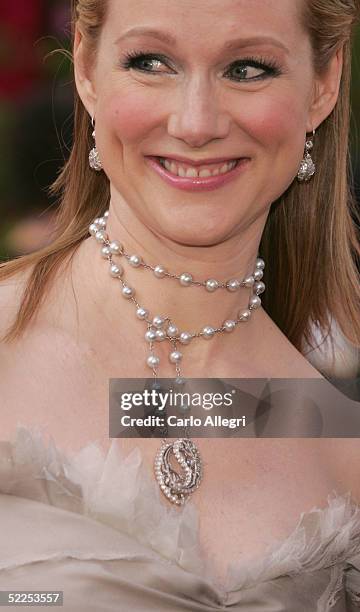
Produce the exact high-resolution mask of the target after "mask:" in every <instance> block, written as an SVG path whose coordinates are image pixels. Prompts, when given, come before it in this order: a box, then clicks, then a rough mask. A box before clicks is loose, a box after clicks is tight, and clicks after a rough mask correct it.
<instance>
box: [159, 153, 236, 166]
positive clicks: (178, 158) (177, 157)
mask: <svg viewBox="0 0 360 612" xmlns="http://www.w3.org/2000/svg"><path fill="white" fill-rule="evenodd" d="M154 157H155V156H154ZM156 157H161V158H162V159H173V160H175V161H179V162H184V163H185V164H190V165H191V166H203V165H204V164H221V163H225V162H228V161H234V160H235V159H241V158H240V157H211V158H206V159H197V160H195V159H189V158H187V157H182V156H181V155H156Z"/></svg>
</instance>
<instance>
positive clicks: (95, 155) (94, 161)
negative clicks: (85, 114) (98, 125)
mask: <svg viewBox="0 0 360 612" xmlns="http://www.w3.org/2000/svg"><path fill="white" fill-rule="evenodd" d="M91 125H92V126H93V128H94V131H93V133H92V136H93V138H94V140H95V123H94V118H93V117H91ZM89 165H90V168H92V169H93V170H96V172H100V170H102V163H101V159H100V156H99V151H98V150H97V148H96V144H95V146H94V147H93V148H92V149H91V151H90V153H89Z"/></svg>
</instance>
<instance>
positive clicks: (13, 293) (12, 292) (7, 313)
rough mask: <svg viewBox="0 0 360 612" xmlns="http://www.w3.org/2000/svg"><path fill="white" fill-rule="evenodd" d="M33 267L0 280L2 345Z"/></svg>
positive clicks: (0, 344)
mask: <svg viewBox="0 0 360 612" xmlns="http://www.w3.org/2000/svg"><path fill="white" fill-rule="evenodd" d="M31 271H32V267H29V268H27V269H26V270H24V271H21V272H19V273H17V274H14V275H13V276H11V277H10V278H6V279H1V280H0V312H1V317H0V347H1V346H2V345H3V337H4V335H5V334H6V332H7V331H8V329H9V327H10V326H11V325H12V323H13V322H14V320H15V317H16V314H17V312H18V310H19V308H20V305H21V301H22V297H23V293H24V290H25V288H26V284H27V281H28V279H29V277H30V274H31Z"/></svg>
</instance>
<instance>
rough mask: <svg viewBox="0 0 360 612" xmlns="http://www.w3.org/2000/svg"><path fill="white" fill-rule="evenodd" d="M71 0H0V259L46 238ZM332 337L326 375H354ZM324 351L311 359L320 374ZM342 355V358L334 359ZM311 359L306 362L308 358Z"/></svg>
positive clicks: (63, 142)
mask: <svg viewBox="0 0 360 612" xmlns="http://www.w3.org/2000/svg"><path fill="white" fill-rule="evenodd" d="M69 37H70V0H0V146H1V163H0V212H1V217H0V219H1V221H0V261H4V260H6V259H9V258H12V257H14V256H18V255H21V254H24V253H28V252H31V251H34V250H36V249H38V248H40V247H41V246H44V245H46V244H47V243H48V242H49V241H50V240H51V231H52V228H53V219H54V212H55V210H56V205H57V204H56V202H55V201H54V200H53V199H52V198H51V197H50V196H49V194H48V191H47V190H48V187H49V186H50V185H51V183H52V182H53V181H54V179H55V178H56V176H57V173H58V172H59V169H60V168H61V167H62V165H63V164H64V161H65V160H66V158H67V157H68V155H69V150H70V147H71V139H72V89H73V83H72V76H71V61H70V59H69V58H68V57H67V56H66V53H62V52H61V51H58V52H57V51H56V50H59V49H69ZM359 130H360V29H358V31H357V32H356V35H355V41H354V51H353V82H352V128H351V151H352V160H353V173H354V189H355V192H356V194H357V201H358V202H359V205H360V152H359V150H360V147H359V144H358V143H359ZM335 333H336V334H337V336H338V342H339V345H338V355H339V358H338V363H337V365H336V368H335V370H334V369H333V370H332V374H334V373H335V374H337V375H339V376H351V377H356V376H360V363H359V362H360V357H359V351H357V350H354V349H353V348H352V347H349V345H348V344H347V342H346V341H344V339H343V338H342V337H341V334H340V333H338V332H337V331H336V329H335ZM326 356H327V349H326V347H323V351H322V353H321V352H319V353H317V354H316V355H315V354H314V355H313V356H312V357H311V361H312V362H313V363H314V365H315V366H316V367H318V368H319V369H321V370H322V371H323V372H326V367H327V363H326ZM341 356H342V357H341ZM309 360H310V359H309Z"/></svg>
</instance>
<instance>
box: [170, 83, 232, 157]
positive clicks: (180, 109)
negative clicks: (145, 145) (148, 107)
mask: <svg viewBox="0 0 360 612" xmlns="http://www.w3.org/2000/svg"><path fill="white" fill-rule="evenodd" d="M230 123H231V121H230V117H229V115H228V113H227V112H226V111H225V110H224V109H222V108H221V104H220V102H219V101H218V100H217V96H216V94H214V92H213V91H212V88H211V83H209V80H208V79H200V78H194V79H192V80H191V82H189V83H188V84H187V85H186V87H185V88H184V90H183V91H182V92H181V94H180V95H179V98H178V100H177V107H176V110H175V111H173V112H172V113H171V114H170V116H169V119H168V133H169V135H170V136H172V137H173V138H178V139H180V140H183V141H184V142H186V143H187V144H188V145H189V146H191V147H203V146H204V145H206V144H207V143H208V142H210V141H211V140H214V139H218V138H220V139H223V138H226V137H227V135H228V134H229V129H230Z"/></svg>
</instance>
